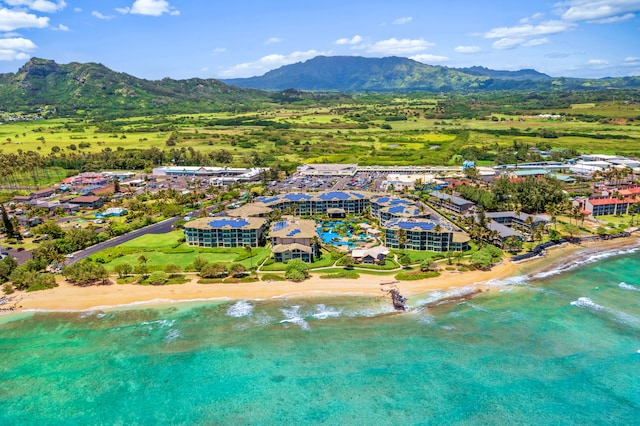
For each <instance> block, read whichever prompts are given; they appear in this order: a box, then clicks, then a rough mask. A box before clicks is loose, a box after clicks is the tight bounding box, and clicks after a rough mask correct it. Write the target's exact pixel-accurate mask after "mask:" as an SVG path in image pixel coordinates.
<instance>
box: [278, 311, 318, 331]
mask: <svg viewBox="0 0 640 426" xmlns="http://www.w3.org/2000/svg"><path fill="white" fill-rule="evenodd" d="M280 312H282V315H284V318H285V319H283V320H281V321H280V324H294V325H297V326H298V327H300V328H301V329H303V330H311V327H309V323H308V322H307V321H305V319H304V318H303V317H302V316H301V315H300V306H291V307H289V308H282V309H280Z"/></svg>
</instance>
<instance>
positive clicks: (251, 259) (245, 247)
mask: <svg viewBox="0 0 640 426" xmlns="http://www.w3.org/2000/svg"><path fill="white" fill-rule="evenodd" d="M244 251H246V252H247V255H248V256H249V265H250V268H251V269H253V255H252V253H251V252H252V249H251V246H250V245H246V246H244Z"/></svg>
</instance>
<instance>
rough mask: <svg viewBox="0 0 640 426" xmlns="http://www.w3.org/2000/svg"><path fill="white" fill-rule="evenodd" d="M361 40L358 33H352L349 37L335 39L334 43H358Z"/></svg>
mask: <svg viewBox="0 0 640 426" xmlns="http://www.w3.org/2000/svg"><path fill="white" fill-rule="evenodd" d="M360 42H362V37H360V36H359V35H354V36H353V37H351V38H339V39H338V40H336V42H335V43H336V44H358V43H360Z"/></svg>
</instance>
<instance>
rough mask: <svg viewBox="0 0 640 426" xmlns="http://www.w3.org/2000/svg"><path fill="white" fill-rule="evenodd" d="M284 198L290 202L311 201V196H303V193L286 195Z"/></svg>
mask: <svg viewBox="0 0 640 426" xmlns="http://www.w3.org/2000/svg"><path fill="white" fill-rule="evenodd" d="M284 198H286V199H287V200H289V201H300V200H310V199H311V196H310V195H307V194H301V193H292V194H286V195H285V196H284Z"/></svg>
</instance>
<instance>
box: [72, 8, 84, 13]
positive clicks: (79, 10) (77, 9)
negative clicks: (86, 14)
mask: <svg viewBox="0 0 640 426" xmlns="http://www.w3.org/2000/svg"><path fill="white" fill-rule="evenodd" d="M73 11H74V12H82V9H81V8H79V7H74V8H73Z"/></svg>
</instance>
